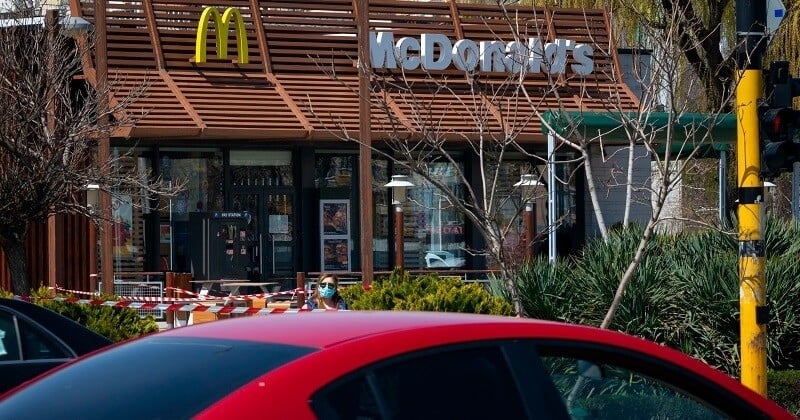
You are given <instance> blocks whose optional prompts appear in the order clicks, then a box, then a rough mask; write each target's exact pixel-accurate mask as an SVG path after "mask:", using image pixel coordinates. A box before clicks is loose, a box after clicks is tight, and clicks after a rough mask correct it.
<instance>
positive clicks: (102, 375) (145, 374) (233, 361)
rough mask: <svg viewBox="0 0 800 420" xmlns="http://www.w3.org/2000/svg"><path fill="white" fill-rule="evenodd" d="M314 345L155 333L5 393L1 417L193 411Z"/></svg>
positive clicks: (148, 414) (154, 415)
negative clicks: (300, 345)
mask: <svg viewBox="0 0 800 420" xmlns="http://www.w3.org/2000/svg"><path fill="white" fill-rule="evenodd" d="M315 350H317V349H314V348H308V347H298V346H289V345H284V344H274V343H259V342H251V341H235V340H219V339H207V338H170V337H150V338H145V339H141V340H136V341H132V342H130V343H127V344H125V345H122V346H120V347H117V348H114V349H112V350H111V351H107V352H103V353H100V354H97V355H95V356H93V357H90V358H87V359H84V360H82V361H80V362H78V363H75V364H73V365H71V366H68V367H67V368H65V369H62V370H60V371H57V372H54V373H53V374H51V375H49V376H47V377H45V378H42V380H40V381H38V382H37V383H35V384H33V385H31V386H29V387H27V388H25V389H23V390H20V391H19V392H18V393H16V394H14V395H13V397H9V398H7V399H6V400H5V401H0V418H7V419H9V418H49V417H52V416H53V415H55V414H56V413H58V416H59V417H61V418H81V419H92V418H109V417H114V416H116V415H118V414H122V415H123V416H124V417H126V418H164V419H167V418H188V417H191V416H193V415H195V414H197V413H199V412H200V411H202V410H203V409H205V408H206V407H208V406H210V405H211V404H213V403H215V402H216V401H217V400H219V399H221V398H222V397H224V396H225V395H227V394H229V393H231V391H233V390H235V389H237V388H239V387H240V386H242V385H244V384H246V383H247V382H249V381H251V380H253V379H255V378H256V377H257V376H259V375H261V374H263V373H265V372H268V371H270V370H272V369H274V368H276V367H278V366H280V365H282V364H285V363H287V362H288V361H291V360H294V359H297V358H299V357H302V356H303V355H306V354H308V353H311V352H313V351H315Z"/></svg>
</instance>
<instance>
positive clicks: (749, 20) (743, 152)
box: [736, 0, 768, 395]
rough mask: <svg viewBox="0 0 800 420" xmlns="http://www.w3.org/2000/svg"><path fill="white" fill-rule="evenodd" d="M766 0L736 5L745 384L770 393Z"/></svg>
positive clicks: (742, 334) (741, 282) (737, 141)
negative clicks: (763, 104) (763, 149)
mask: <svg viewBox="0 0 800 420" xmlns="http://www.w3.org/2000/svg"><path fill="white" fill-rule="evenodd" d="M765 21H766V0H737V1H736V31H737V40H738V51H737V63H736V64H737V77H738V79H737V85H736V119H737V139H736V155H737V157H736V161H737V173H738V184H737V185H738V187H739V206H738V219H739V312H740V315H739V316H740V321H739V322H740V324H739V325H740V332H741V341H740V343H741V358H742V359H741V372H742V374H741V381H742V384H744V385H745V386H747V387H748V388H750V389H752V390H754V391H756V392H758V393H759V394H761V395H766V394H767V325H766V324H767V318H768V313H767V304H766V281H765V275H764V229H763V221H762V219H763V204H762V203H763V197H764V184H763V182H762V180H761V176H760V171H761V154H760V150H759V137H758V128H759V121H758V101H759V99H760V98H761V96H762V92H763V81H762V76H761V67H762V56H763V52H764V48H765V46H766V38H765V24H764V23H765Z"/></svg>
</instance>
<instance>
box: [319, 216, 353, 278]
mask: <svg viewBox="0 0 800 420" xmlns="http://www.w3.org/2000/svg"><path fill="white" fill-rule="evenodd" d="M319 213H320V217H319V219H320V220H319V224H320V229H319V231H320V249H321V254H322V255H321V264H320V265H321V267H322V271H350V200H320V201H319Z"/></svg>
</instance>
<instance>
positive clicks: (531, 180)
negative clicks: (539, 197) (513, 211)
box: [514, 174, 544, 201]
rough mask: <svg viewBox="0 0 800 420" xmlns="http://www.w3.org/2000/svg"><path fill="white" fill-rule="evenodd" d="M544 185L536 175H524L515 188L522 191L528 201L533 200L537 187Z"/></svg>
mask: <svg viewBox="0 0 800 420" xmlns="http://www.w3.org/2000/svg"><path fill="white" fill-rule="evenodd" d="M542 185H544V184H542V183H541V182H539V181H538V180H537V179H536V175H534V174H522V177H521V178H520V180H519V182H517V183H516V184H514V186H515V187H517V188H519V189H520V192H521V193H522V197H523V198H525V200H526V201H527V200H529V199H531V198H533V193H534V191H535V189H536V187H540V186H542Z"/></svg>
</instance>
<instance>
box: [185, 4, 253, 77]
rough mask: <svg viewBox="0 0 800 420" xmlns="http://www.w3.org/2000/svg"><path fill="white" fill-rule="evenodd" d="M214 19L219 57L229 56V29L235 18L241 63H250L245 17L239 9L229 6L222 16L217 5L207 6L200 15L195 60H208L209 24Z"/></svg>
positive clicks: (237, 49)
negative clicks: (243, 17)
mask: <svg viewBox="0 0 800 420" xmlns="http://www.w3.org/2000/svg"><path fill="white" fill-rule="evenodd" d="M211 19H213V20H214V29H215V31H216V33H217V58H219V59H222V60H224V59H226V58H228V31H229V29H230V25H231V19H233V20H234V25H235V28H236V51H237V53H238V55H239V64H247V63H248V61H249V60H248V51H247V32H245V29H244V19H242V14H241V13H239V10H237V9H235V8H233V7H229V8H227V9H225V12H224V13H223V14H222V16H221V17H220V15H219V12H218V11H217V9H216V8H215V7H206V8H205V9H204V10H203V14H202V15H200V23H198V24H197V38H196V40H195V46H194V62H195V63H205V62H206V44H207V43H208V25H209V23H210V21H211Z"/></svg>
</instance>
